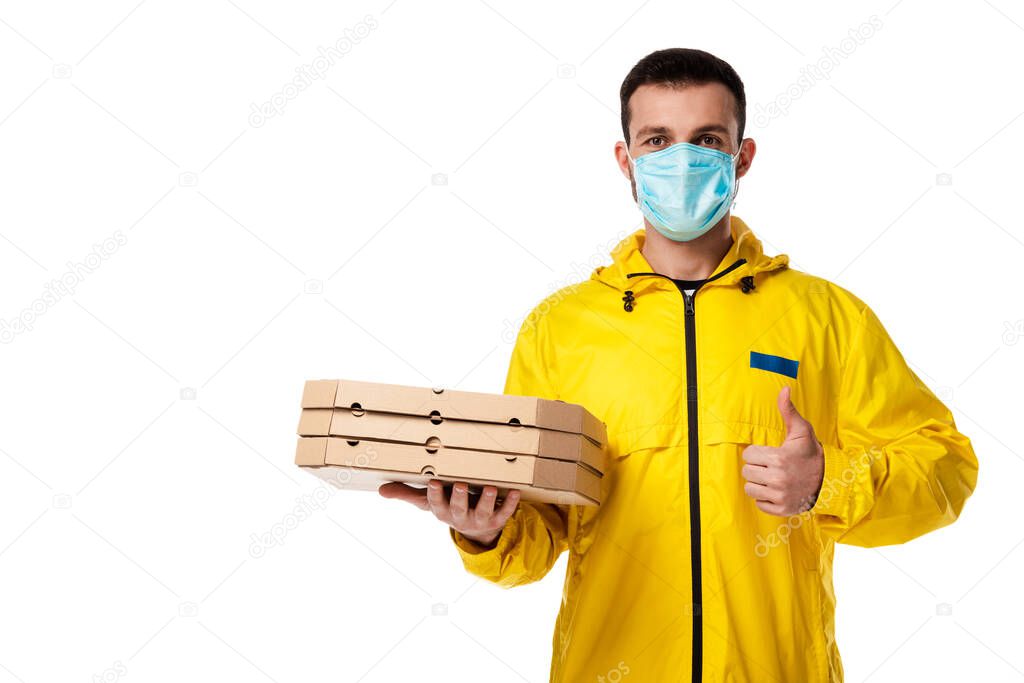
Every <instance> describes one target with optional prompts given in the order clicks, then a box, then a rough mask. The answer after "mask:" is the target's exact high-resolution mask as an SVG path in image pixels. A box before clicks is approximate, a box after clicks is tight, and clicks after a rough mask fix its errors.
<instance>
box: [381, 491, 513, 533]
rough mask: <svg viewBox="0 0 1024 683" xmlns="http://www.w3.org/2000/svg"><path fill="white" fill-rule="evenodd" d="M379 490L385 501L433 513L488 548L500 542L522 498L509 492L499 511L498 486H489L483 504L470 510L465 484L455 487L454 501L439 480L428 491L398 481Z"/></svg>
mask: <svg viewBox="0 0 1024 683" xmlns="http://www.w3.org/2000/svg"><path fill="white" fill-rule="evenodd" d="M377 491H378V493H380V495H382V496H384V497H385V498H397V499H399V500H404V501H406V502H407V503H411V504H413V505H415V506H416V507H418V508H419V509H421V510H429V511H430V512H432V513H434V516H435V517H437V518H438V519H439V520H441V521H442V522H444V523H445V524H447V525H448V526H450V527H451V528H453V529H455V530H456V531H458V532H459V533H460V534H462V535H463V536H465V537H466V538H468V539H469V540H471V541H473V542H474V543H477V544H479V545H482V546H484V547H491V546H493V545H494V544H495V543H496V542H497V540H498V537H499V536H500V535H501V530H502V529H504V528H505V523H506V522H508V520H509V518H510V517H512V513H513V512H515V509H516V505H517V504H518V503H519V495H520V493H519V491H517V490H515V489H513V490H511V491H509V492H508V494H507V495H506V496H505V500H504V501H503V502H502V504H501V505H500V506H499V507H498V509H497V510H495V509H494V502H495V501H496V500H497V498H498V488H497V487H496V486H485V487H484V490H483V493H481V494H480V500H479V502H477V504H476V506H474V507H473V508H472V509H470V507H469V493H468V491H469V486H468V485H467V484H466V483H465V482H461V481H459V482H455V485H454V486H453V487H452V496H451V501H448V500H446V498H445V495H444V488H443V486H442V483H441V481H440V480H439V479H431V480H430V481H429V482H427V488H426V490H424V489H420V488H416V487H413V486H408V485H406V484H402V483H400V482H397V481H396V482H391V483H388V484H384V485H383V486H381V487H380V488H379V489H377Z"/></svg>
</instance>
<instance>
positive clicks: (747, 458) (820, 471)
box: [743, 386, 825, 517]
mask: <svg viewBox="0 0 1024 683" xmlns="http://www.w3.org/2000/svg"><path fill="white" fill-rule="evenodd" d="M789 393H790V389H789V387H788V386H787V387H783V388H782V391H780V392H779V396H778V406H779V414H780V415H782V421H783V423H784V424H785V425H786V439H785V441H783V442H782V445H781V446H778V447H772V446H747V447H746V448H745V449H744V450H743V461H744V462H745V463H746V464H745V465H743V478H744V479H745V480H746V482H747V483H746V484H744V486H743V490H744V492H745V493H746V494H747V495H748V496H750V497H751V498H753V499H754V500H755V501H757V507H758V508H760V510H761V511H762V512H767V513H768V514H771V515H778V516H780V517H787V516H789V515H793V514H796V513H798V512H803V511H805V510H809V509H810V508H811V506H813V505H814V501H815V499H816V498H817V496H818V492H819V491H820V490H821V481H822V478H823V477H824V474H825V457H824V453H823V451H822V448H821V443H819V441H818V439H817V437H815V436H814V427H812V426H811V423H810V422H808V421H807V420H805V419H804V417H803V416H802V415H801V414H800V413H798V412H797V410H796V406H794V405H793V402H792V401H791V400H790V396H789Z"/></svg>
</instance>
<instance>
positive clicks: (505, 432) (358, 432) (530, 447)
mask: <svg viewBox="0 0 1024 683" xmlns="http://www.w3.org/2000/svg"><path fill="white" fill-rule="evenodd" d="M298 433H299V435H300V436H339V437H346V438H348V439H360V438H369V439H374V440H380V441H398V442H402V443H409V444H418V445H421V446H427V445H433V446H435V447H436V446H438V445H444V446H447V447H451V448H467V449H473V450H479V451H494V452H500V453H512V454H522V455H535V456H538V457H542V458H553V459H555V460H566V461H569V462H579V463H582V464H583V465H585V466H586V467H588V468H590V469H591V470H593V471H594V472H595V473H597V474H600V473H601V472H602V471H603V470H604V450H603V449H602V448H601V447H600V446H598V445H596V444H594V443H593V442H592V441H591V440H590V439H588V438H586V437H585V436H583V435H582V434H574V433H570V432H561V431H557V430H550V429H544V428H541V427H529V426H525V425H519V424H498V423H493V422H476V421H472V420H439V419H431V418H428V417H421V416H413V415H399V414H397V413H381V412H373V411H363V410H359V411H353V410H352V409H351V408H335V409H333V410H332V409H330V408H305V409H303V410H302V416H301V418H300V420H299V428H298Z"/></svg>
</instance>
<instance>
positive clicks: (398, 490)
mask: <svg viewBox="0 0 1024 683" xmlns="http://www.w3.org/2000/svg"><path fill="white" fill-rule="evenodd" d="M377 493H379V494H380V495H381V496H383V497H384V498H394V499H396V500H404V501H405V502H406V503H410V504H412V505H415V506H416V507H418V508H419V509H420V510H429V509H430V504H429V503H428V502H427V492H426V491H424V490H423V489H419V488H416V487H414V486H409V485H407V484H403V483H402V482H400V481H391V482H388V483H386V484H383V485H382V486H381V487H380V488H378V489H377Z"/></svg>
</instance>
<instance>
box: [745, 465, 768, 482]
mask: <svg viewBox="0 0 1024 683" xmlns="http://www.w3.org/2000/svg"><path fill="white" fill-rule="evenodd" d="M740 472H741V473H742V474H743V478H744V479H746V480H747V481H749V482H751V483H753V484H761V485H763V486H767V485H768V484H769V483H770V482H769V476H770V471H769V470H768V468H767V467H765V466H764V465H744V466H743V468H742V469H741V470H740Z"/></svg>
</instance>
